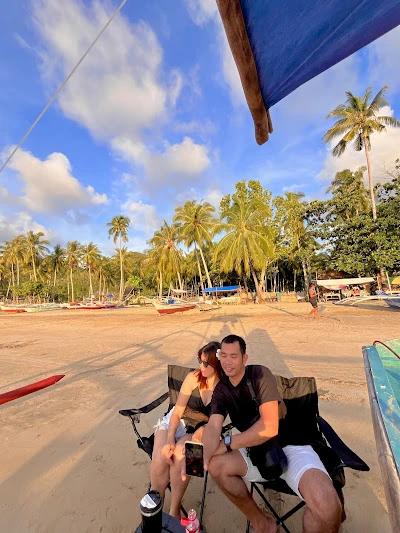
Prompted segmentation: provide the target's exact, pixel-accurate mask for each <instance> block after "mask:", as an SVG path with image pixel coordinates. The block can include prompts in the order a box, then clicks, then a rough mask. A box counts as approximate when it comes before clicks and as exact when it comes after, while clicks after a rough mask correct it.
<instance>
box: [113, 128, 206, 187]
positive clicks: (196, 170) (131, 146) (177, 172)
mask: <svg viewBox="0 0 400 533" xmlns="http://www.w3.org/2000/svg"><path fill="white" fill-rule="evenodd" d="M113 148H114V150H115V151H116V152H117V153H119V154H120V155H121V156H122V157H125V158H127V159H128V160H129V159H130V158H131V159H133V160H134V161H135V162H137V163H140V164H141V165H142V166H143V167H144V168H145V170H146V174H147V176H148V178H149V181H150V182H151V183H150V185H151V184H153V185H160V184H162V183H164V182H167V180H168V182H167V184H168V185H169V186H171V187H172V188H174V187H176V186H178V185H179V184H181V183H185V182H186V181H187V180H192V179H194V178H195V177H197V175H198V174H201V173H202V172H203V171H204V170H205V169H206V168H207V167H208V166H209V164H210V159H209V157H208V149H207V147H205V146H203V145H201V144H196V143H195V142H194V141H193V140H192V139H191V138H190V137H185V138H184V140H183V141H182V143H180V144H174V145H169V144H166V145H165V149H164V151H163V152H155V151H153V152H151V151H150V150H148V149H147V147H146V146H145V145H144V144H143V143H140V142H133V141H132V140H131V139H128V138H119V139H115V141H114V142H113Z"/></svg>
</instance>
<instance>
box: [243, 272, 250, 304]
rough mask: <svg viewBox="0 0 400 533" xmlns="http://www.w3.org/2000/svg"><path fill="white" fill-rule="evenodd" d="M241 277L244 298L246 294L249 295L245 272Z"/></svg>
mask: <svg viewBox="0 0 400 533" xmlns="http://www.w3.org/2000/svg"><path fill="white" fill-rule="evenodd" d="M242 278H243V285H244V290H245V291H246V299H247V296H248V295H249V288H248V286H247V279H246V274H243V276H242Z"/></svg>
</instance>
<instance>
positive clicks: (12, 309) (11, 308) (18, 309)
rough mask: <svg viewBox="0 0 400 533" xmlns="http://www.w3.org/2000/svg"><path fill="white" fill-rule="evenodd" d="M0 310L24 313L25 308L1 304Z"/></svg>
mask: <svg viewBox="0 0 400 533" xmlns="http://www.w3.org/2000/svg"><path fill="white" fill-rule="evenodd" d="M1 310H2V311H3V313H26V311H25V309H24V308H23V307H7V306H4V307H3V306H2V307H1Z"/></svg>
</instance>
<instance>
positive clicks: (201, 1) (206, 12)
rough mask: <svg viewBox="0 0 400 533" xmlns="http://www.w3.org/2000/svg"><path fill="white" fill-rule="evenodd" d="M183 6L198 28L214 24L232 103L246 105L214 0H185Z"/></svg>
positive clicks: (224, 75) (223, 71)
mask: <svg viewBox="0 0 400 533" xmlns="http://www.w3.org/2000/svg"><path fill="white" fill-rule="evenodd" d="M185 4H186V6H187V8H188V11H189V15H190V17H191V18H192V20H193V22H194V23H195V24H197V25H198V26H204V25H205V24H209V23H210V22H212V23H215V25H216V28H217V41H218V42H217V47H218V49H219V50H220V53H221V67H222V74H223V77H224V80H225V82H226V84H227V85H228V88H229V92H230V96H231V100H232V103H233V104H234V105H235V106H240V105H246V100H245V97H244V92H243V87H242V83H241V81H240V76H239V72H238V70H237V67H236V64H235V61H234V59H233V56H232V52H231V49H230V47H229V43H228V39H227V38H226V34H225V30H224V27H223V25H222V21H221V17H220V15H219V12H218V8H217V4H216V2H215V0H185Z"/></svg>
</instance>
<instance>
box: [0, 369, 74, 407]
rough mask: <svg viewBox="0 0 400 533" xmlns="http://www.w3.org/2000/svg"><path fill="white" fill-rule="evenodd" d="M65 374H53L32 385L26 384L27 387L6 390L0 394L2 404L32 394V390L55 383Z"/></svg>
mask: <svg viewBox="0 0 400 533" xmlns="http://www.w3.org/2000/svg"><path fill="white" fill-rule="evenodd" d="M64 376H65V374H59V375H57V376H51V377H49V378H46V379H42V380H41V381H36V382H35V383H31V384H30V385H26V386H25V387H20V388H19V389H14V390H12V391H9V392H5V393H4V394H0V405H1V404H3V403H7V402H11V401H12V400H16V399H17V398H21V397H22V396H26V395H27V394H31V393H32V392H36V391H38V390H41V389H44V388H46V387H49V386H50V385H54V383H57V381H60V379H62V378H63V377H64Z"/></svg>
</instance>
